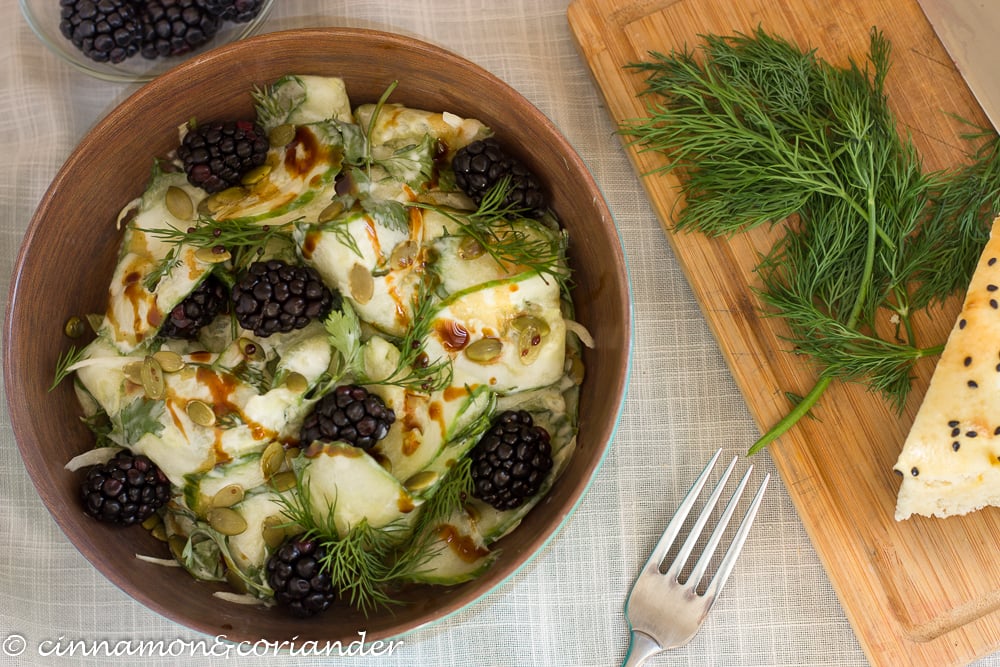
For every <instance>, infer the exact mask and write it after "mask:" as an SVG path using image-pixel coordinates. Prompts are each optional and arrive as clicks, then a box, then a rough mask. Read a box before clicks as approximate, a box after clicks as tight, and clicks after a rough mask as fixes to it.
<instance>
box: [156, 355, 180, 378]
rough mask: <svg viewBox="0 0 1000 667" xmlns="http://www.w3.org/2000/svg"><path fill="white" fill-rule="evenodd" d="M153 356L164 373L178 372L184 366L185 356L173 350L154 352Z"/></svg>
mask: <svg viewBox="0 0 1000 667" xmlns="http://www.w3.org/2000/svg"><path fill="white" fill-rule="evenodd" d="M153 358H154V359H156V361H157V363H159V364H160V368H162V369H163V372H164V373H176V372H177V371H179V370H180V369H182V368H184V358H183V357H182V356H181V355H179V354H177V353H176V352H174V351H172V350H159V351H157V352H154V353H153Z"/></svg>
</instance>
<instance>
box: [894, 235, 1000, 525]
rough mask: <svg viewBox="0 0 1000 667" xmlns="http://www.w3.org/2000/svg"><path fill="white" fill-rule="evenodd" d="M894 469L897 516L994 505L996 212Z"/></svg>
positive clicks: (999, 483) (998, 356)
mask: <svg viewBox="0 0 1000 667" xmlns="http://www.w3.org/2000/svg"><path fill="white" fill-rule="evenodd" d="M894 470H895V472H896V473H897V474H899V475H901V476H902V478H903V482H902V485H901V486H900V489H899V495H898V498H897V500H896V519H897V520H899V521H901V520H903V519H907V518H909V517H910V516H912V515H914V514H917V515H922V516H937V517H948V516H955V515H961V514H967V513H969V512H973V511H976V510H978V509H981V508H983V507H986V506H988V505H1000V218H997V220H995V221H994V223H993V230H992V233H991V235H990V240H989V242H988V243H987V244H986V247H985V248H984V250H983V254H982V256H981V257H980V259H979V263H978V265H977V266H976V271H975V273H974V274H973V276H972V280H971V281H970V283H969V289H968V292H967V293H966V296H965V301H964V303H963V305H962V311H961V313H959V315H958V317H957V318H956V320H955V326H954V327H953V328H952V331H951V334H950V335H949V336H948V342H947V344H946V345H945V349H944V352H943V353H942V354H941V359H940V360H939V361H938V364H937V366H936V367H935V370H934V374H933V376H932V377H931V383H930V385H929V386H928V388H927V393H926V394H925V395H924V399H923V402H922V403H921V405H920V409H919V410H918V411H917V416H916V418H915V419H914V421H913V425H912V427H911V428H910V432H909V435H908V436H907V438H906V441H905V443H904V444H903V451H902V452H901V453H900V455H899V459H898V461H897V462H896V465H895V466H894Z"/></svg>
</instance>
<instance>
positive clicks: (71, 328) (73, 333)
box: [63, 315, 87, 338]
mask: <svg viewBox="0 0 1000 667" xmlns="http://www.w3.org/2000/svg"><path fill="white" fill-rule="evenodd" d="M86 329H87V328H86V326H84V324H83V318H80V317H77V316H76V315H74V316H73V317H71V318H69V319H68V320H66V324H64V325H63V333H64V334H66V335H67V336H68V337H69V338H79V337H80V336H82V335H83V334H84V333H85V332H86Z"/></svg>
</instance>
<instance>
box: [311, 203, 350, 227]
mask: <svg viewBox="0 0 1000 667" xmlns="http://www.w3.org/2000/svg"><path fill="white" fill-rule="evenodd" d="M343 212H344V203H343V202H340V201H335V202H331V203H330V204H328V205H327V207H326V208H324V209H323V210H322V211H320V212H319V216H318V217H317V218H316V221H317V222H319V223H321V224H322V223H324V222H330V221H331V220H333V219H334V218H336V217H337V216H338V215H340V214H341V213H343Z"/></svg>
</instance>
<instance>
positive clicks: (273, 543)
mask: <svg viewBox="0 0 1000 667" xmlns="http://www.w3.org/2000/svg"><path fill="white" fill-rule="evenodd" d="M287 521H288V520H287V519H285V518H284V517H283V516H281V515H280V514H272V515H271V516H269V517H267V518H266V519H264V521H263V522H262V523H261V528H260V534H261V537H262V538H263V539H264V544H266V545H267V548H268V549H277V548H278V547H279V546H280V545H281V543H282V542H284V541H285V527H284V525H283V524H285V523H287Z"/></svg>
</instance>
